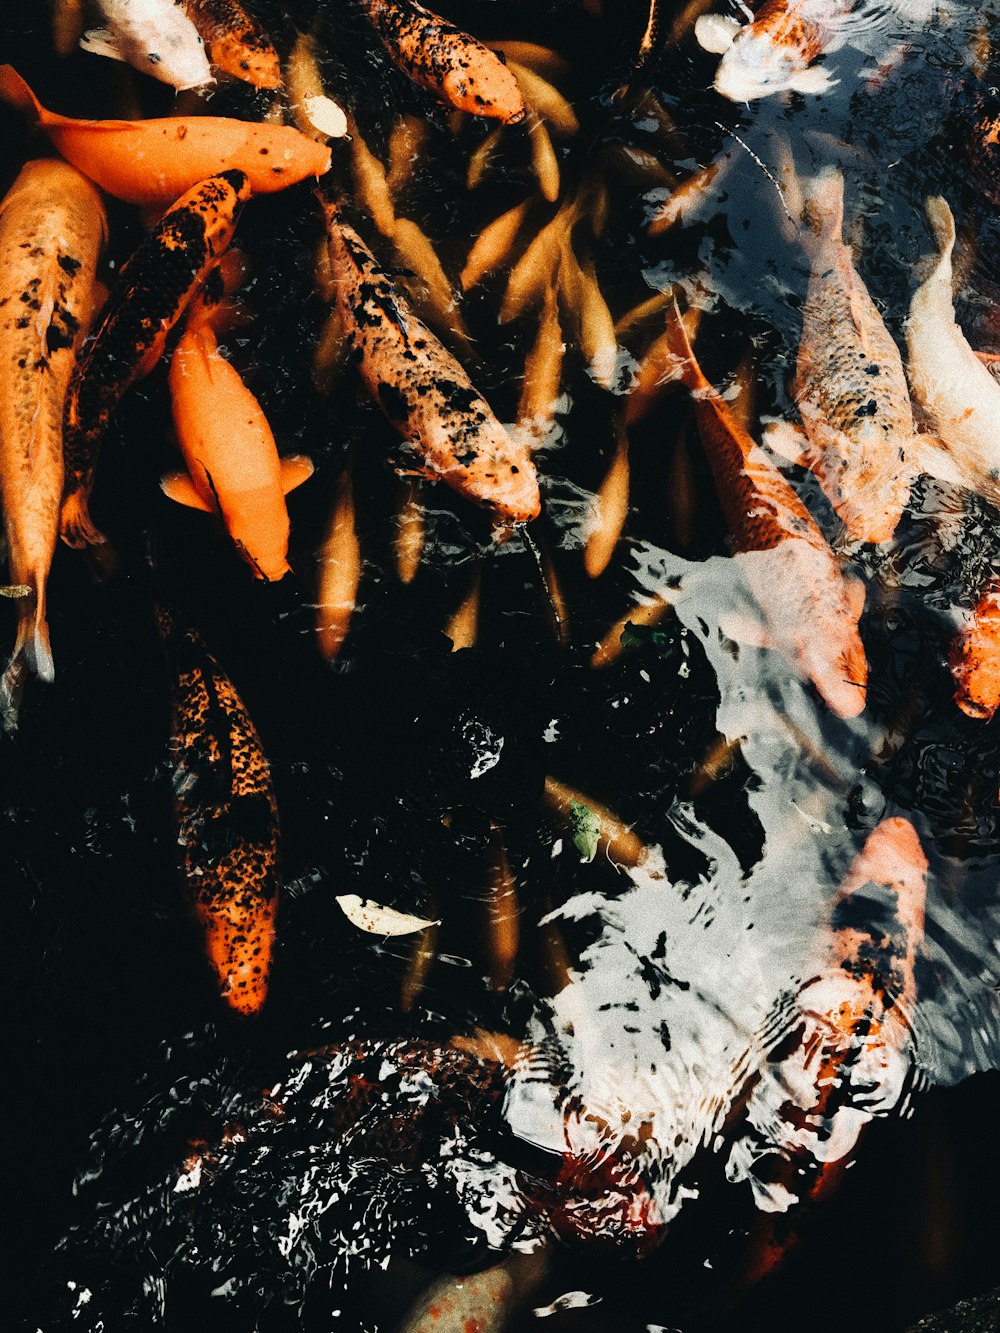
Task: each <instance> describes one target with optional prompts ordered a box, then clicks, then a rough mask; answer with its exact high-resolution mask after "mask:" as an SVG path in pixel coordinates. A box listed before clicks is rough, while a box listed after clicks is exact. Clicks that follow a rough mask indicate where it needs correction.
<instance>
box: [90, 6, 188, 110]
mask: <svg viewBox="0 0 1000 1333" xmlns="http://www.w3.org/2000/svg"><path fill="white" fill-rule="evenodd" d="M97 8H98V11H99V13H100V14H101V17H102V18H103V20H104V24H105V26H104V27H102V28H92V29H91V30H90V31H89V32H85V33H84V34H83V36H82V37H81V38H80V45H81V46H82V47H83V49H84V50H85V51H90V52H92V53H93V54H94V55H98V56H109V57H110V58H111V59H112V60H124V61H126V62H127V63H128V64H130V65H134V66H135V68H136V69H137V70H140V71H141V72H142V73H143V74H149V75H151V76H152V77H153V78H154V79H159V80H160V82H161V83H169V84H170V86H171V87H172V88H176V89H177V91H178V92H181V91H183V90H184V89H185V88H202V87H204V86H205V84H208V83H213V82H214V79H213V78H212V71H211V68H210V66H209V63H208V56H207V55H206V54H205V44H204V42H203V41H202V40H201V37H200V36H199V35H198V29H197V28H196V27H195V26H194V24H193V23H192V22H191V20H190V18H188V16H187V13H186V12H185V9H184V5H183V0H97Z"/></svg>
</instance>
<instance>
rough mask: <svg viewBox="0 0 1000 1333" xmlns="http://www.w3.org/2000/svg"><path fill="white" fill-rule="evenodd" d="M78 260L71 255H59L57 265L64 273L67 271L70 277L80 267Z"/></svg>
mask: <svg viewBox="0 0 1000 1333" xmlns="http://www.w3.org/2000/svg"><path fill="white" fill-rule="evenodd" d="M80 262H81V261H80V260H79V259H74V258H73V256H72V255H60V256H59V260H58V263H59V267H60V268H61V269H62V271H63V272H64V273H68V274H69V276H70V277H72V276H73V274H74V273H76V272H77V270H78V269H79V267H80Z"/></svg>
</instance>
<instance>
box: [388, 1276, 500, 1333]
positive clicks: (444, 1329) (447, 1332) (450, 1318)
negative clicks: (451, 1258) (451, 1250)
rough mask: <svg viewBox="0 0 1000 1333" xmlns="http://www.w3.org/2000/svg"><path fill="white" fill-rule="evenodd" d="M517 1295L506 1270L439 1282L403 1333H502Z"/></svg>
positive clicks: (448, 1278) (435, 1284)
mask: <svg viewBox="0 0 1000 1333" xmlns="http://www.w3.org/2000/svg"><path fill="white" fill-rule="evenodd" d="M513 1293H514V1283H513V1280H512V1278H511V1277H510V1274H509V1273H507V1272H506V1270H505V1269H504V1268H503V1267H502V1266H497V1267H495V1268H487V1269H485V1270H484V1271H483V1272H482V1273H473V1274H472V1275H471V1276H469V1277H451V1276H446V1277H442V1278H439V1279H438V1281H437V1282H435V1283H434V1285H433V1286H432V1287H431V1288H430V1290H429V1291H426V1292H425V1293H424V1294H423V1296H421V1298H420V1300H419V1302H418V1305H417V1308H416V1309H415V1310H414V1311H413V1312H412V1313H411V1314H410V1315H409V1317H408V1318H407V1319H406V1321H405V1322H404V1323H403V1325H402V1326H401V1328H400V1333H500V1330H501V1329H502V1328H503V1326H504V1325H505V1324H506V1322H507V1318H508V1316H509V1314H510V1305H511V1298H512V1296H513Z"/></svg>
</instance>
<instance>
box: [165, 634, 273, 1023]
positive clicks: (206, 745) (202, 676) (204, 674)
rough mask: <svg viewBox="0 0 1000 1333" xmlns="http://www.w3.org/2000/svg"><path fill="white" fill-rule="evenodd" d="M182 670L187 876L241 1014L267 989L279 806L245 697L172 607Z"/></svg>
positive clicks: (227, 991)
mask: <svg viewBox="0 0 1000 1333" xmlns="http://www.w3.org/2000/svg"><path fill="white" fill-rule="evenodd" d="M158 625H159V630H160V634H161V637H162V638H163V641H164V643H165V645H166V649H167V654H168V657H169V658H170V661H171V665H172V669H173V672H174V683H173V691H172V698H173V709H172V714H173V717H172V728H171V742H170V746H171V771H172V778H173V787H174V813H175V817H176V819H177V849H178V868H179V871H180V877H181V881H182V883H183V886H184V889H185V891H186V893H187V896H188V898H189V900H190V902H191V905H192V907H193V910H194V915H195V918H196V920H197V921H198V924H199V925H200V927H201V929H202V931H203V933H204V938H205V951H206V953H207V955H208V960H209V963H210V964H211V966H212V969H213V971H214V972H215V975H216V977H217V978H218V982H219V988H220V992H221V994H222V997H223V999H224V1000H225V1001H226V1003H227V1004H228V1005H229V1007H230V1008H231V1009H234V1010H235V1011H236V1012H237V1013H238V1014H256V1013H257V1012H258V1011H259V1010H260V1009H261V1007H262V1005H263V1004H264V1001H265V1000H266V999H267V983H268V977H269V975H270V971H271V955H272V952H273V948H274V922H275V915H276V913H277V908H278V890H279V887H280V883H281V881H280V878H279V873H278V807H277V805H276V803H275V799H274V789H273V786H272V784H271V772H270V768H269V766H268V762H267V756H266V755H265V754H264V750H263V747H262V746H261V742H260V737H259V736H258V735H257V730H256V728H255V727H254V724H253V722H252V720H251V718H250V715H249V713H248V712H247V710H246V707H245V706H244V704H243V701H242V699H241V698H240V697H239V695H238V694H237V693H236V691H235V690H234V689H233V686H232V682H231V681H230V680H229V678H228V676H226V675H225V674H224V672H223V671H222V669H221V667H220V666H219V664H218V662H216V660H215V658H214V657H212V655H211V653H209V651H208V649H207V648H206V647H205V644H204V643H203V641H202V639H201V637H200V635H198V634H196V633H195V631H194V630H190V629H189V630H187V631H182V630H180V629H179V628H178V627H177V626H176V624H175V623H174V619H173V617H172V616H171V615H170V614H169V613H168V612H166V611H160V612H159V614H158Z"/></svg>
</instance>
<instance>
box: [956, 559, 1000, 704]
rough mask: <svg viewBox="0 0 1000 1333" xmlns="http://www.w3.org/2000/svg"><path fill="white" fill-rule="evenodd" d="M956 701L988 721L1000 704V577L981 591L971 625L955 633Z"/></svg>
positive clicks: (992, 580)
mask: <svg viewBox="0 0 1000 1333" xmlns="http://www.w3.org/2000/svg"><path fill="white" fill-rule="evenodd" d="M950 663H951V674H952V675H953V676H954V678H955V702H956V703H957V704H958V706H959V708H961V710H962V712H963V713H968V715H969V717H980V718H984V719H985V720H986V721H987V722H988V721H989V720H990V718H992V716H993V714H994V713H995V712H996V711H997V708H998V707H1000V578H992V579H990V581H989V582H988V583H987V585H986V587H985V588H984V589H983V591H982V593H981V594H980V597H979V601H978V602H977V603H976V605H975V607H974V608H973V611H972V618H971V620H970V622H969V624H968V625H966V626H965V628H964V629H963V630H962V631H961V632H960V633H959V634H958V635H956V637H955V639H954V641H953V643H952V645H951V653H950Z"/></svg>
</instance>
